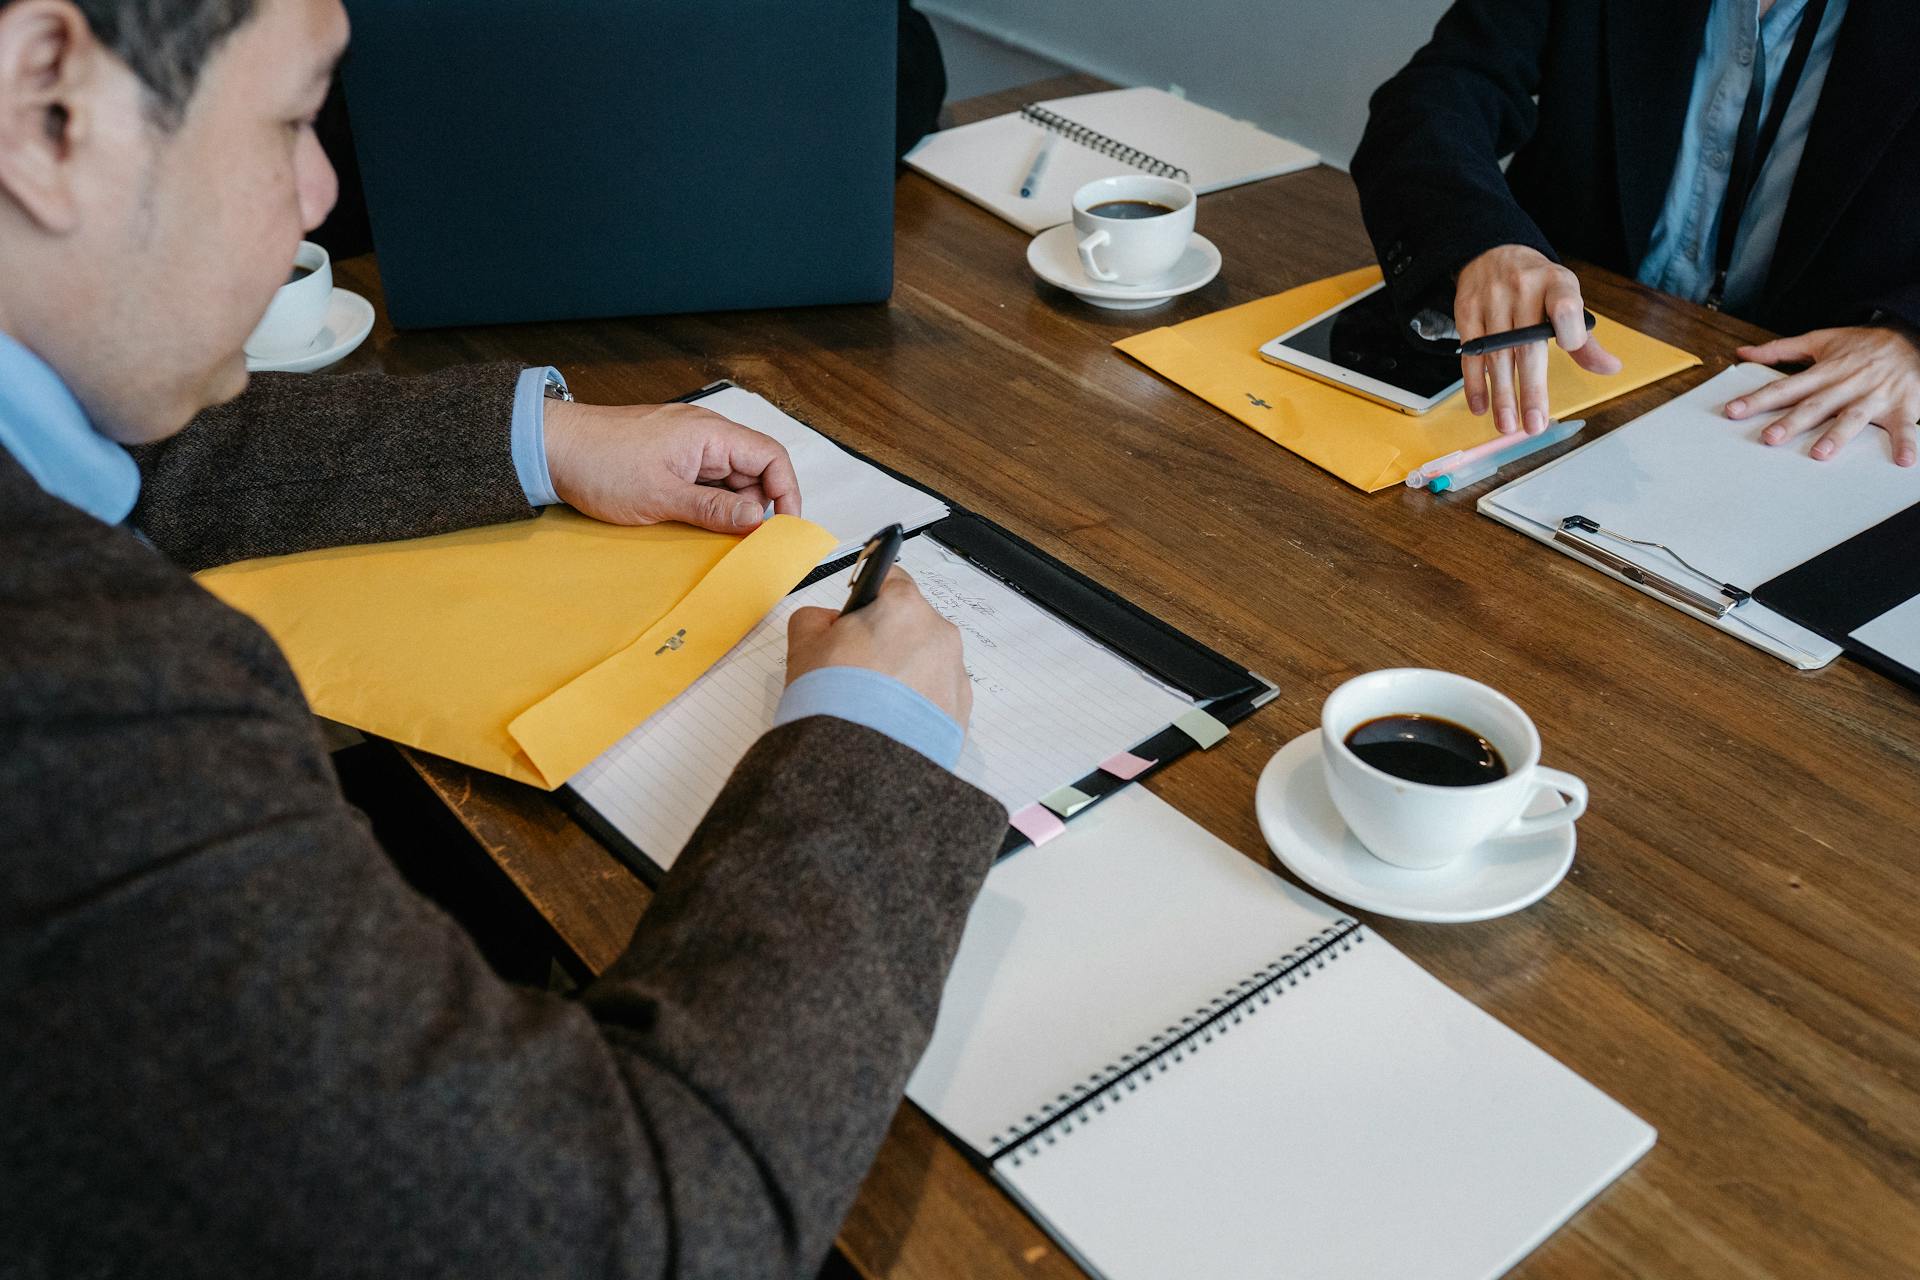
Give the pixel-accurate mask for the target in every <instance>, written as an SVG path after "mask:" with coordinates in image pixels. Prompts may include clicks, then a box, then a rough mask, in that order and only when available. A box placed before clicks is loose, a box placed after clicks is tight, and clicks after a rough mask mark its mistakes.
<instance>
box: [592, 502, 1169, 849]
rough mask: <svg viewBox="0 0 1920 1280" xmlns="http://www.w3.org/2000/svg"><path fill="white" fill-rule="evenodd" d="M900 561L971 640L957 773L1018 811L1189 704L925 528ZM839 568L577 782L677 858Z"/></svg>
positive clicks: (762, 726)
mask: <svg viewBox="0 0 1920 1280" xmlns="http://www.w3.org/2000/svg"><path fill="white" fill-rule="evenodd" d="M900 564H901V565H902V567H904V568H905V569H906V570H907V571H908V572H909V573H911V574H912V575H913V577H914V580H915V581H916V582H918V583H919V584H920V589H921V590H922V591H923V592H925V593H926V596H927V598H928V600H929V601H931V602H932V604H933V606H934V608H935V609H937V610H939V611H940V613H941V614H942V615H943V616H944V617H946V618H947V619H948V620H949V621H951V622H953V623H954V625H955V626H957V627H959V628H960V630H961V633H962V634H963V636H964V637H965V644H966V661H967V671H968V674H969V675H970V676H971V677H972V680H973V697H974V701H973V717H972V722H971V724H970V725H969V727H968V732H967V740H966V745H965V747H964V748H963V749H962V751H961V756H960V764H959V766H958V768H957V769H956V770H955V772H957V773H958V774H959V775H960V776H961V777H962V778H965V779H966V780H967V781H968V782H971V783H973V784H974V785H975V786H977V787H979V788H981V789H982V790H983V791H986V792H987V793H989V794H990V795H992V796H993V797H994V798H995V799H997V800H999V801H1000V803H1002V804H1004V805H1006V806H1007V808H1008V810H1009V811H1015V810H1020V809H1023V808H1025V807H1026V806H1027V805H1028V804H1029V803H1031V802H1033V801H1035V800H1037V799H1038V798H1039V797H1041V796H1043V795H1047V794H1049V793H1051V792H1053V791H1054V790H1055V789H1056V788H1058V787H1060V786H1063V785H1065V784H1067V783H1071V782H1075V781H1077V780H1079V779H1080V778H1083V777H1085V776H1086V775H1088V774H1089V773H1092V772H1093V771H1094V770H1095V769H1097V768H1098V767H1099V765H1100V762H1101V761H1103V760H1106V759H1108V758H1109V757H1111V756H1112V755H1113V754H1114V752H1116V751H1122V750H1126V749H1127V748H1129V747H1132V746H1135V745H1137V744H1139V743H1140V742H1142V741H1144V740H1145V739H1147V738H1148V737H1150V736H1152V735H1153V734H1154V733H1157V732H1159V731H1160V730H1162V729H1164V728H1166V727H1167V726H1168V725H1169V724H1171V723H1172V722H1173V721H1174V720H1175V719H1176V718H1178V717H1179V716H1181V715H1182V714H1183V713H1185V712H1186V711H1188V710H1190V709H1191V708H1192V706H1193V703H1192V701H1191V700H1190V699H1188V698H1187V697H1185V696H1184V695H1183V694H1181V693H1179V692H1177V691H1176V690H1174V689H1171V688H1169V687H1168V686H1166V685H1164V684H1162V683H1160V682H1159V681H1157V680H1155V679H1154V678H1153V677H1151V676H1149V675H1147V674H1146V673H1145V672H1143V671H1141V670H1140V669H1139V668H1137V667H1135V666H1133V665H1132V664H1131V663H1129V662H1127V661H1126V660H1125V659H1123V658H1121V657H1119V656H1118V655H1117V654H1115V653H1113V652H1112V651H1111V650H1109V649H1107V648H1105V647H1104V646H1102V645H1100V644H1098V643H1096V642H1095V641H1093V640H1091V639H1089V638H1088V637H1087V636H1086V635H1085V634H1083V633H1082V632H1080V631H1078V630H1076V629H1075V628H1073V627H1071V626H1069V625H1067V624H1066V623H1065V622H1062V621H1061V620H1060V619H1058V618H1056V617H1055V616H1054V615H1053V614H1051V613H1049V612H1047V611H1046V610H1045V609H1043V608H1041V607H1040V606H1039V605H1037V604H1035V603H1033V602H1032V601H1031V600H1028V599H1027V598H1025V597H1024V596H1022V595H1020V594H1019V593H1018V592H1016V591H1014V590H1013V589H1012V588H1011V587H1008V586H1007V585H1005V584H1004V583H1001V582H999V581H997V580H996V579H994V578H992V577H990V576H988V575H987V574H985V573H983V572H981V571H980V570H979V569H977V568H975V567H974V566H973V565H971V564H969V563H968V562H967V561H966V560H965V559H964V558H962V557H960V556H958V555H956V554H954V553H953V552H951V551H949V550H947V549H946V548H945V547H942V546H940V545H939V544H938V543H936V542H934V541H932V539H930V538H927V537H919V538H913V539H910V540H909V541H908V542H907V544H906V546H905V547H904V548H903V549H902V551H901V555H900ZM846 592H847V580H846V579H845V578H843V577H841V576H838V575H836V576H835V577H832V578H829V579H827V580H826V581H823V582H818V583H815V584H814V585H813V586H811V587H808V588H807V589H805V590H803V591H797V592H795V593H794V594H792V595H790V596H788V597H787V599H786V600H785V601H783V602H782V603H781V604H780V605H779V607H777V608H776V609H775V610H774V611H773V612H772V613H771V614H769V615H768V616H767V618H766V620H765V621H763V622H762V623H761V624H760V625H759V626H758V627H756V628H754V630H753V631H752V632H750V633H749V634H748V635H747V637H746V638H745V639H744V640H742V641H741V642H740V643H739V644H738V645H736V646H734V648H733V650H732V652H730V653H729V654H727V656H726V657H725V658H723V659H721V660H720V662H719V663H718V664H717V665H715V666H714V668H713V669H712V670H711V671H709V672H708V673H707V674H706V675H705V676H703V677H702V678H701V679H700V680H699V681H698V682H696V683H695V684H694V685H693V686H692V687H690V688H689V689H688V690H687V691H686V692H685V693H682V694H681V695H680V696H679V697H677V698H675V699H674V700H673V701H672V702H670V703H668V704H667V705H666V706H665V707H664V708H662V709H661V710H660V712H659V713H658V714H656V715H655V716H653V718H652V719H650V720H648V721H647V722H646V723H645V724H643V725H641V726H640V727H639V728H638V729H636V730H634V731H633V732H632V733H630V734H628V735H627V736H626V737H625V738H623V739H621V740H620V742H618V743H617V744H615V745H614V747H613V748H612V749H611V750H609V751H607V752H606V754H604V755H603V756H601V757H600V758H599V759H598V760H596V761H594V762H593V763H592V764H590V765H588V766H587V768H586V769H584V770H583V771H582V772H581V773H580V774H579V776H577V777H576V778H575V779H574V781H573V786H574V789H575V790H576V791H578V792H579V793H580V795H581V796H582V798H584V799H585V800H586V801H587V802H588V803H589V804H591V805H592V806H593V807H594V808H595V809H596V810H598V811H599V812H600V814H601V815H602V816H603V817H605V818H606V819H607V820H608V821H609V822H611V823H612V824H613V825H614V826H615V827H616V828H618V829H619V830H620V832H621V833H622V834H623V835H625V836H626V837H627V838H628V839H629V840H631V841H633V843H634V844H635V845H637V846H638V847H639V848H640V849H641V850H642V851H644V852H645V853H646V854H647V855H648V856H649V857H650V858H652V859H653V860H654V861H655V862H657V863H659V864H660V865H661V866H663V867H665V866H670V865H671V864H672V862H673V860H674V858H675V857H676V856H677V855H678V853H679V851H680V849H681V848H682V847H683V846H684V845H685V844H686V842H687V839H688V837H689V836H691V835H692V834H693V830H694V828H695V826H697V825H698V824H699V821H700V819H701V818H702V817H703V816H705V814H706V811H707V808H708V806H710V805H711V804H712V803H713V800H714V798H715V797H716V796H718V795H719V794H720V789H721V788H722V787H723V786H724V785H725V784H726V780H727V777H728V775H729V774H731V773H732V771H733V766H734V765H735V764H736V763H738V761H739V759H740V757H741V756H742V755H744V754H745V753H746V750H747V748H748V747H750V746H752V745H753V742H754V740H755V739H756V738H758V737H759V736H760V735H761V734H762V733H764V732H765V731H766V730H767V728H768V727H769V726H771V725H772V723H773V715H774V710H775V708H776V707H777V706H778V705H779V702H780V694H781V692H782V690H784V688H785V687H786V643H787V642H786V632H787V618H788V616H789V615H791V614H792V612H793V611H794V610H795V609H797V608H800V607H802V606H804V605H821V606H825V607H827V608H838V607H839V606H840V605H841V604H842V603H843V602H844V601H845V599H846Z"/></svg>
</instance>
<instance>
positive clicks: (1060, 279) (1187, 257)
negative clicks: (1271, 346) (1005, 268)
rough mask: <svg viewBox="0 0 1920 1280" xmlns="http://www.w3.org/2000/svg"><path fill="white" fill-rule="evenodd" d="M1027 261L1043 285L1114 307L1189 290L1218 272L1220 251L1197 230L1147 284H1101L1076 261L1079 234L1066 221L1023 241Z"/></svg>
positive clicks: (1152, 303) (1150, 302) (1154, 302)
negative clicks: (1167, 267)
mask: <svg viewBox="0 0 1920 1280" xmlns="http://www.w3.org/2000/svg"><path fill="white" fill-rule="evenodd" d="M1027 265H1028V266H1030V267H1032V268H1033V274H1035V275H1037V276H1039V277H1040V278H1041V279H1042V280H1045V281H1046V282H1047V283H1048V284H1051V285H1058V286H1059V287H1060V288H1062V289H1065V290H1066V291H1067V292H1068V293H1071V294H1072V295H1073V296H1074V297H1076V298H1078V299H1080V301H1082V302H1085V303H1088V304H1090V305H1092V306H1096V307H1108V308H1111V309H1112V310H1115V311H1140V310H1144V309H1145V308H1147V307H1157V306H1159V305H1161V304H1162V303H1164V302H1166V301H1167V300H1168V299H1170V298H1177V297H1179V296H1180V295H1181V294H1183V293H1192V292H1193V291H1194V290H1195V289H1198V288H1199V287H1200V286H1201V285H1204V284H1206V283H1207V282H1208V281H1210V280H1212V279H1213V278H1214V277H1215V276H1217V275H1219V274H1220V251H1219V250H1218V249H1216V248H1214V247H1213V241H1211V240H1209V239H1207V238H1206V237H1205V236H1203V235H1201V234H1200V233H1199V232H1197V231H1196V232H1194V234H1193V239H1191V240H1189V241H1187V251H1186V252H1185V253H1183V254H1181V255H1180V261H1178V262H1176V263H1174V264H1173V270H1171V271H1169V272H1167V274H1166V275H1164V276H1161V277H1160V278H1159V279H1158V280H1154V281H1151V282H1149V283H1147V284H1106V283H1103V282H1101V281H1099V280H1095V279H1094V278H1093V277H1092V276H1090V275H1088V274H1087V272H1086V268H1084V267H1082V266H1081V265H1080V249H1079V239H1078V236H1077V234H1076V233H1075V231H1074V229H1073V224H1072V223H1071V222H1063V223H1061V224H1060V225H1059V226H1057V227H1049V228H1048V229H1047V230H1045V231H1042V232H1041V233H1040V234H1039V235H1037V236H1035V237H1034V238H1033V243H1032V244H1030V245H1028V246H1027Z"/></svg>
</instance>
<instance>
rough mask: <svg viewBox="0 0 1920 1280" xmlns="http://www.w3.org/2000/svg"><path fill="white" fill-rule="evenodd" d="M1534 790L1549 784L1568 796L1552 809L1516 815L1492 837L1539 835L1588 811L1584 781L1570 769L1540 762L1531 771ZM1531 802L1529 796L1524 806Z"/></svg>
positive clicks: (1536, 793)
mask: <svg viewBox="0 0 1920 1280" xmlns="http://www.w3.org/2000/svg"><path fill="white" fill-rule="evenodd" d="M1533 780H1534V786H1535V788H1536V790H1535V792H1534V794H1535V795H1538V794H1539V791H1538V790H1537V788H1540V787H1550V788H1552V789H1553V790H1555V791H1558V792H1559V793H1560V794H1561V795H1563V796H1565V797H1566V798H1567V802H1566V803H1565V804H1563V805H1561V806H1560V807H1559V808H1558V809H1555V810H1553V811H1552V812H1551V813H1539V814H1535V815H1534V816H1533V817H1531V818H1515V819H1514V820H1513V822H1512V823H1511V824H1510V825H1509V826H1508V827H1507V829H1506V830H1505V831H1500V832H1496V833H1495V834H1494V836H1493V838H1494V839H1495V840H1518V839H1520V838H1521V837H1522V836H1531V835H1538V834H1539V833H1540V832H1542V831H1551V830H1553V828H1555V827H1558V826H1561V825H1562V824H1564V823H1568V822H1572V821H1574V820H1575V819H1577V818H1578V817H1579V816H1580V815H1581V814H1583V813H1585V812H1586V811H1587V784H1586V783H1584V782H1582V781H1580V779H1578V778H1576V777H1574V776H1573V775H1572V774H1570V773H1562V772H1561V771H1560V770H1558V769H1549V768H1547V767H1546V766H1545V765H1539V766H1536V767H1535V768H1534V771H1533ZM1532 806H1533V799H1532V797H1528V799H1527V806H1526V807H1528V808H1531V807H1532Z"/></svg>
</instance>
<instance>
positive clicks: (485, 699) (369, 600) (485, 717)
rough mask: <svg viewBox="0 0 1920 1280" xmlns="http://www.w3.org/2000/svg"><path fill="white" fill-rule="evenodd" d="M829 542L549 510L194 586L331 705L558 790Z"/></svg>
mask: <svg viewBox="0 0 1920 1280" xmlns="http://www.w3.org/2000/svg"><path fill="white" fill-rule="evenodd" d="M835 542H836V539H835V538H834V536H833V535H832V534H830V533H828V532H827V531H826V530H825V529H822V528H821V527H820V526H819V525H817V524H814V523H812V522H811V521H807V520H801V519H797V518H795V517H792V516H775V517H774V518H773V519H771V520H769V521H767V522H766V523H765V524H763V525H761V526H760V527H759V528H757V529H755V530H754V531H753V532H752V533H751V534H749V535H747V536H746V537H745V538H735V537H731V536H729V535H727V534H720V533H708V532H706V531H705V530H701V529H694V528H691V527H689V526H687V525H681V524H661V525H647V526H643V527H639V528H624V527H621V526H619V525H610V524H601V523H600V522H599V521H597V520H590V519H588V518H587V517H585V516H582V515H579V514H577V513H575V512H573V511H570V510H566V509H564V508H555V509H553V510H550V511H548V512H546V513H545V514H543V515H542V516H540V517H539V518H538V519H535V520H523V521H517V522H514V523H511V524H501V525H490V526H487V527H485V528H479V529H467V530H463V531H462V532H459V533H449V534H443V535H441V536H439V537H433V538H418V539H414V540H412V541H409V542H393V543H384V544H379V545H374V546H361V547H342V548H337V549H333V550H327V551H311V552H307V553H305V554H302V555H294V556H278V557H274V558H271V559H266V560H249V561H247V562H245V563H242V564H235V565H227V566H223V567H222V568H218V569H209V570H207V571H206V572H204V573H202V574H200V575H199V580H200V583H201V584H202V585H203V586H205V587H206V588H207V589H208V590H209V591H211V592H213V594H215V595H216V596H219V597H220V598H221V599H222V600H224V601H226V602H227V603H228V604H230V605H232V606H233V607H234V608H236V609H239V610H240V611H241V612H243V613H246V614H248V615H249V616H251V617H252V618H253V619H254V620H255V621H257V622H258V623H260V625H261V626H263V627H265V628H266V629H267V631H268V633H269V634H271V635H272V636H273V638H274V640H275V641H276V642H277V643H278V644H279V645H280V648H281V650H282V651H283V652H284V653H285V654H286V655H287V659H288V661H289V662H290V663H291V664H292V666H293V672H294V675H295V676H297V677H298V678H299V681H300V687H301V689H302V690H303V691H304V692H305V693H306V695H307V701H308V702H309V703H310V704H312V706H313V709H314V710H315V711H317V712H319V713H320V714H321V715H323V716H327V717H329V718H331V719H334V720H339V721H342V722H344V723H346V724H350V725H353V726H355V727H356V728H359V729H363V730H365V731H366V732H368V733H373V734H378V735H379V736H381V737H383V738H391V739H392V740H394V741H395V742H404V743H406V744H407V745H409V746H414V747H420V748H422V749H423V750H427V751H432V752H436V753H437V754H439V755H443V756H448V757H450V758H452V759H454V760H459V761H461V762H463V763H465V764H470V765H474V766H476V767H478V768H481V769H486V770H488V771H490V772H493V773H500V774H505V775H506V776H507V777H509V778H517V779H518V780H520V781H522V782H529V783H532V784H533V785H534V786H537V787H545V788H547V789H549V790H551V789H552V788H554V787H557V786H559V785H561V784H562V783H564V782H565V781H566V780H567V779H568V778H570V777H572V776H573V775H574V774H575V773H577V772H579V770H580V769H581V768H582V767H583V766H585V765H586V764H587V763H588V762H590V761H591V760H593V759H594V757H596V756H598V755H599V754H600V753H601V752H603V751H605V750H606V749H607V748H608V747H610V746H612V745H613V744H614V743H615V742H617V741H619V740H620V738H621V737H623V736H624V735H625V734H626V733H627V732H628V731H629V730H631V729H633V728H634V727H635V726H636V725H638V724H639V723H640V722H641V721H642V720H645V719H646V718H647V717H648V716H650V715H652V714H653V713H654V712H655V711H657V710H659V709H660V707H662V706H664V705H665V704H666V703H667V702H668V701H669V700H670V699H672V698H673V697H674V696H675V695H676V694H678V693H679V692H680V691H681V690H683V689H685V688H686V687H687V686H688V685H689V684H692V683H693V681H694V680H695V679H697V678H698V677H699V676H700V675H701V673H703V672H704V671H706V669H707V668H708V667H710V666H711V665H713V663H714V662H716V661H718V660H719V658H720V657H721V656H722V655H723V654H725V653H726V651H727V650H728V649H730V648H732V647H733V645H734V644H735V643H736V642H737V641H738V640H740V638H741V637H742V636H744V635H746V633H747V632H748V631H750V630H751V629H752V628H753V626H754V624H755V623H757V622H759V621H760V620H761V619H762V618H763V617H765V616H766V615H767V613H768V612H769V611H770V610H771V609H772V608H773V606H774V605H775V604H777V603H779V601H780V599H781V597H783V596H784V595H786V593H787V592H788V591H790V590H792V588H793V586H794V584H795V583H797V582H799V581H800V579H802V578H803V577H805V576H806V575H807V573H808V572H809V571H810V570H811V569H812V568H813V566H814V565H816V564H818V563H819V561H820V558H821V557H822V556H824V555H826V554H827V552H829V551H831V550H832V549H833V547H834V545H835Z"/></svg>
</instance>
